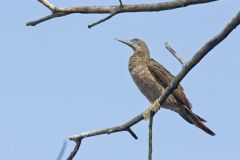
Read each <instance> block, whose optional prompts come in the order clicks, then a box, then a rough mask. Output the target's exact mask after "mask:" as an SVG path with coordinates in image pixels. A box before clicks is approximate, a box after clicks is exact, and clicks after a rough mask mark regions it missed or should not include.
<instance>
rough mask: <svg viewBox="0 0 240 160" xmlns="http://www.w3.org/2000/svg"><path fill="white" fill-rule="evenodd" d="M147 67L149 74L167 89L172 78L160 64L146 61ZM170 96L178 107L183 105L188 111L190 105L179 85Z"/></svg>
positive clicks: (150, 60) (152, 60)
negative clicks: (175, 100)
mask: <svg viewBox="0 0 240 160" xmlns="http://www.w3.org/2000/svg"><path fill="white" fill-rule="evenodd" d="M147 66H148V69H149V71H150V72H151V74H152V75H153V76H154V77H155V79H156V80H157V81H158V82H159V83H161V85H162V86H163V87H164V88H167V86H168V85H169V83H170V82H171V81H172V80H173V78H174V76H173V75H172V74H171V73H170V72H169V71H168V70H167V69H165V68H164V67H163V66H162V65H161V64H159V63H158V62H156V61H155V60H154V59H151V58H150V59H149V60H148V61H147ZM172 95H173V96H174V97H175V98H176V99H177V101H178V102H180V105H185V106H186V107H187V108H188V109H191V108H192V106H191V103H190V102H189V101H188V99H187V98H186V96H185V94H184V90H183V88H182V86H181V85H179V86H178V87H177V88H176V89H175V90H174V91H173V92H172Z"/></svg>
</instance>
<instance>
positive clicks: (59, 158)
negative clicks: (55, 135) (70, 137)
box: [57, 140, 67, 160]
mask: <svg viewBox="0 0 240 160" xmlns="http://www.w3.org/2000/svg"><path fill="white" fill-rule="evenodd" d="M66 147H67V140H64V142H63V144H62V148H61V150H60V152H59V154H58V157H57V160H61V159H62V157H63V154H64V152H65V150H66Z"/></svg>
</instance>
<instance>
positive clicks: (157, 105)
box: [143, 99, 160, 120]
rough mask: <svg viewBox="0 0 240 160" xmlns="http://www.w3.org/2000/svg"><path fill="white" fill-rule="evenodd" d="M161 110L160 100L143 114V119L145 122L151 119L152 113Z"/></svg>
mask: <svg viewBox="0 0 240 160" xmlns="http://www.w3.org/2000/svg"><path fill="white" fill-rule="evenodd" d="M159 109H160V103H159V101H158V99H156V100H155V101H154V102H153V104H152V105H151V106H150V107H149V108H148V109H147V110H146V111H145V112H144V113H143V117H144V119H145V120H148V119H150V116H151V112H154V113H156V112H157V111H158V110H159Z"/></svg>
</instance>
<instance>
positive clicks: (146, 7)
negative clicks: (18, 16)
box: [26, 0, 217, 28]
mask: <svg viewBox="0 0 240 160" xmlns="http://www.w3.org/2000/svg"><path fill="white" fill-rule="evenodd" d="M38 1H39V2H40V3H42V4H43V5H44V6H45V7H47V8H48V9H49V10H50V11H51V12H52V14H51V15H49V16H45V17H43V18H40V19H38V20H34V21H29V22H27V23H26V25H27V26H35V25H37V24H39V23H42V22H44V21H47V20H50V19H52V18H57V17H62V16H66V15H69V14H73V13H81V14H110V15H109V16H108V17H107V18H104V19H103V20H100V21H98V22H96V23H94V24H95V25H97V24H100V23H102V22H104V21H106V20H108V19H110V18H112V17H113V16H114V15H117V14H119V13H126V12H155V11H164V10H170V9H175V8H182V7H186V6H189V5H195V4H201V3H209V2H214V1H217V0H173V1H170V2H162V3H152V4H131V5H130V4H129V5H122V2H121V1H119V2H120V6H119V5H118V6H74V7H66V8H58V7H56V6H55V5H53V4H51V3H50V2H49V1H48V0H38ZM59 13H60V14H59ZM95 25H93V24H92V25H90V27H89V28H91V27H93V26H95Z"/></svg>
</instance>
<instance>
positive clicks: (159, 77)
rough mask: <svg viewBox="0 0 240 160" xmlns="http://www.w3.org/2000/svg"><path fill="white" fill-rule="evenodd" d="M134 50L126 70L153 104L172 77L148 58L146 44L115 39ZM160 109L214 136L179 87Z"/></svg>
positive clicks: (134, 40)
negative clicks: (164, 109)
mask: <svg viewBox="0 0 240 160" xmlns="http://www.w3.org/2000/svg"><path fill="white" fill-rule="evenodd" d="M116 40H118V41H120V42H122V43H124V44H126V45H128V46H129V47H131V48H132V49H133V50H134V53H133V55H132V56H131V57H130V59H129V64H128V69H129V72H130V73H131V76H132V78H133V80H134V82H135V83H136V85H137V87H138V88H139V90H140V91H141V92H142V94H143V95H144V96H145V97H146V98H147V99H148V100H149V101H150V102H151V103H154V101H155V100H156V99H158V98H159V97H160V96H161V94H162V93H163V91H164V90H165V89H166V88H167V86H168V84H169V83H170V82H171V81H172V80H173V78H174V76H173V75H172V74H171V73H170V72H169V71H168V70H167V69H165V68H164V67H163V66H162V65H160V64H159V63H158V62H157V61H155V60H154V59H152V58H150V53H149V50H148V47H147V45H146V43H145V42H144V41H142V40H140V39H132V40H121V39H116ZM161 107H163V108H166V109H170V110H172V111H175V112H177V113H178V114H179V115H180V116H181V117H182V118H183V119H185V120H186V121H187V122H189V123H191V124H194V125H195V126H197V127H198V128H200V129H202V130H203V131H205V132H206V133H208V134H210V135H212V136H214V135H215V133H214V132H213V131H211V130H210V129H209V128H208V127H207V126H205V125H204V124H203V122H206V121H205V120H204V119H203V118H201V117H200V116H198V115H196V114H195V113H193V112H192V110H191V109H192V105H191V103H190V102H189V100H188V99H187V97H186V96H185V94H184V91H183V88H182V86H181V85H179V86H178V87H177V88H176V89H175V90H174V91H173V92H172V93H171V94H170V95H169V96H168V98H167V99H166V100H165V102H164V103H163V104H161Z"/></svg>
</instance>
